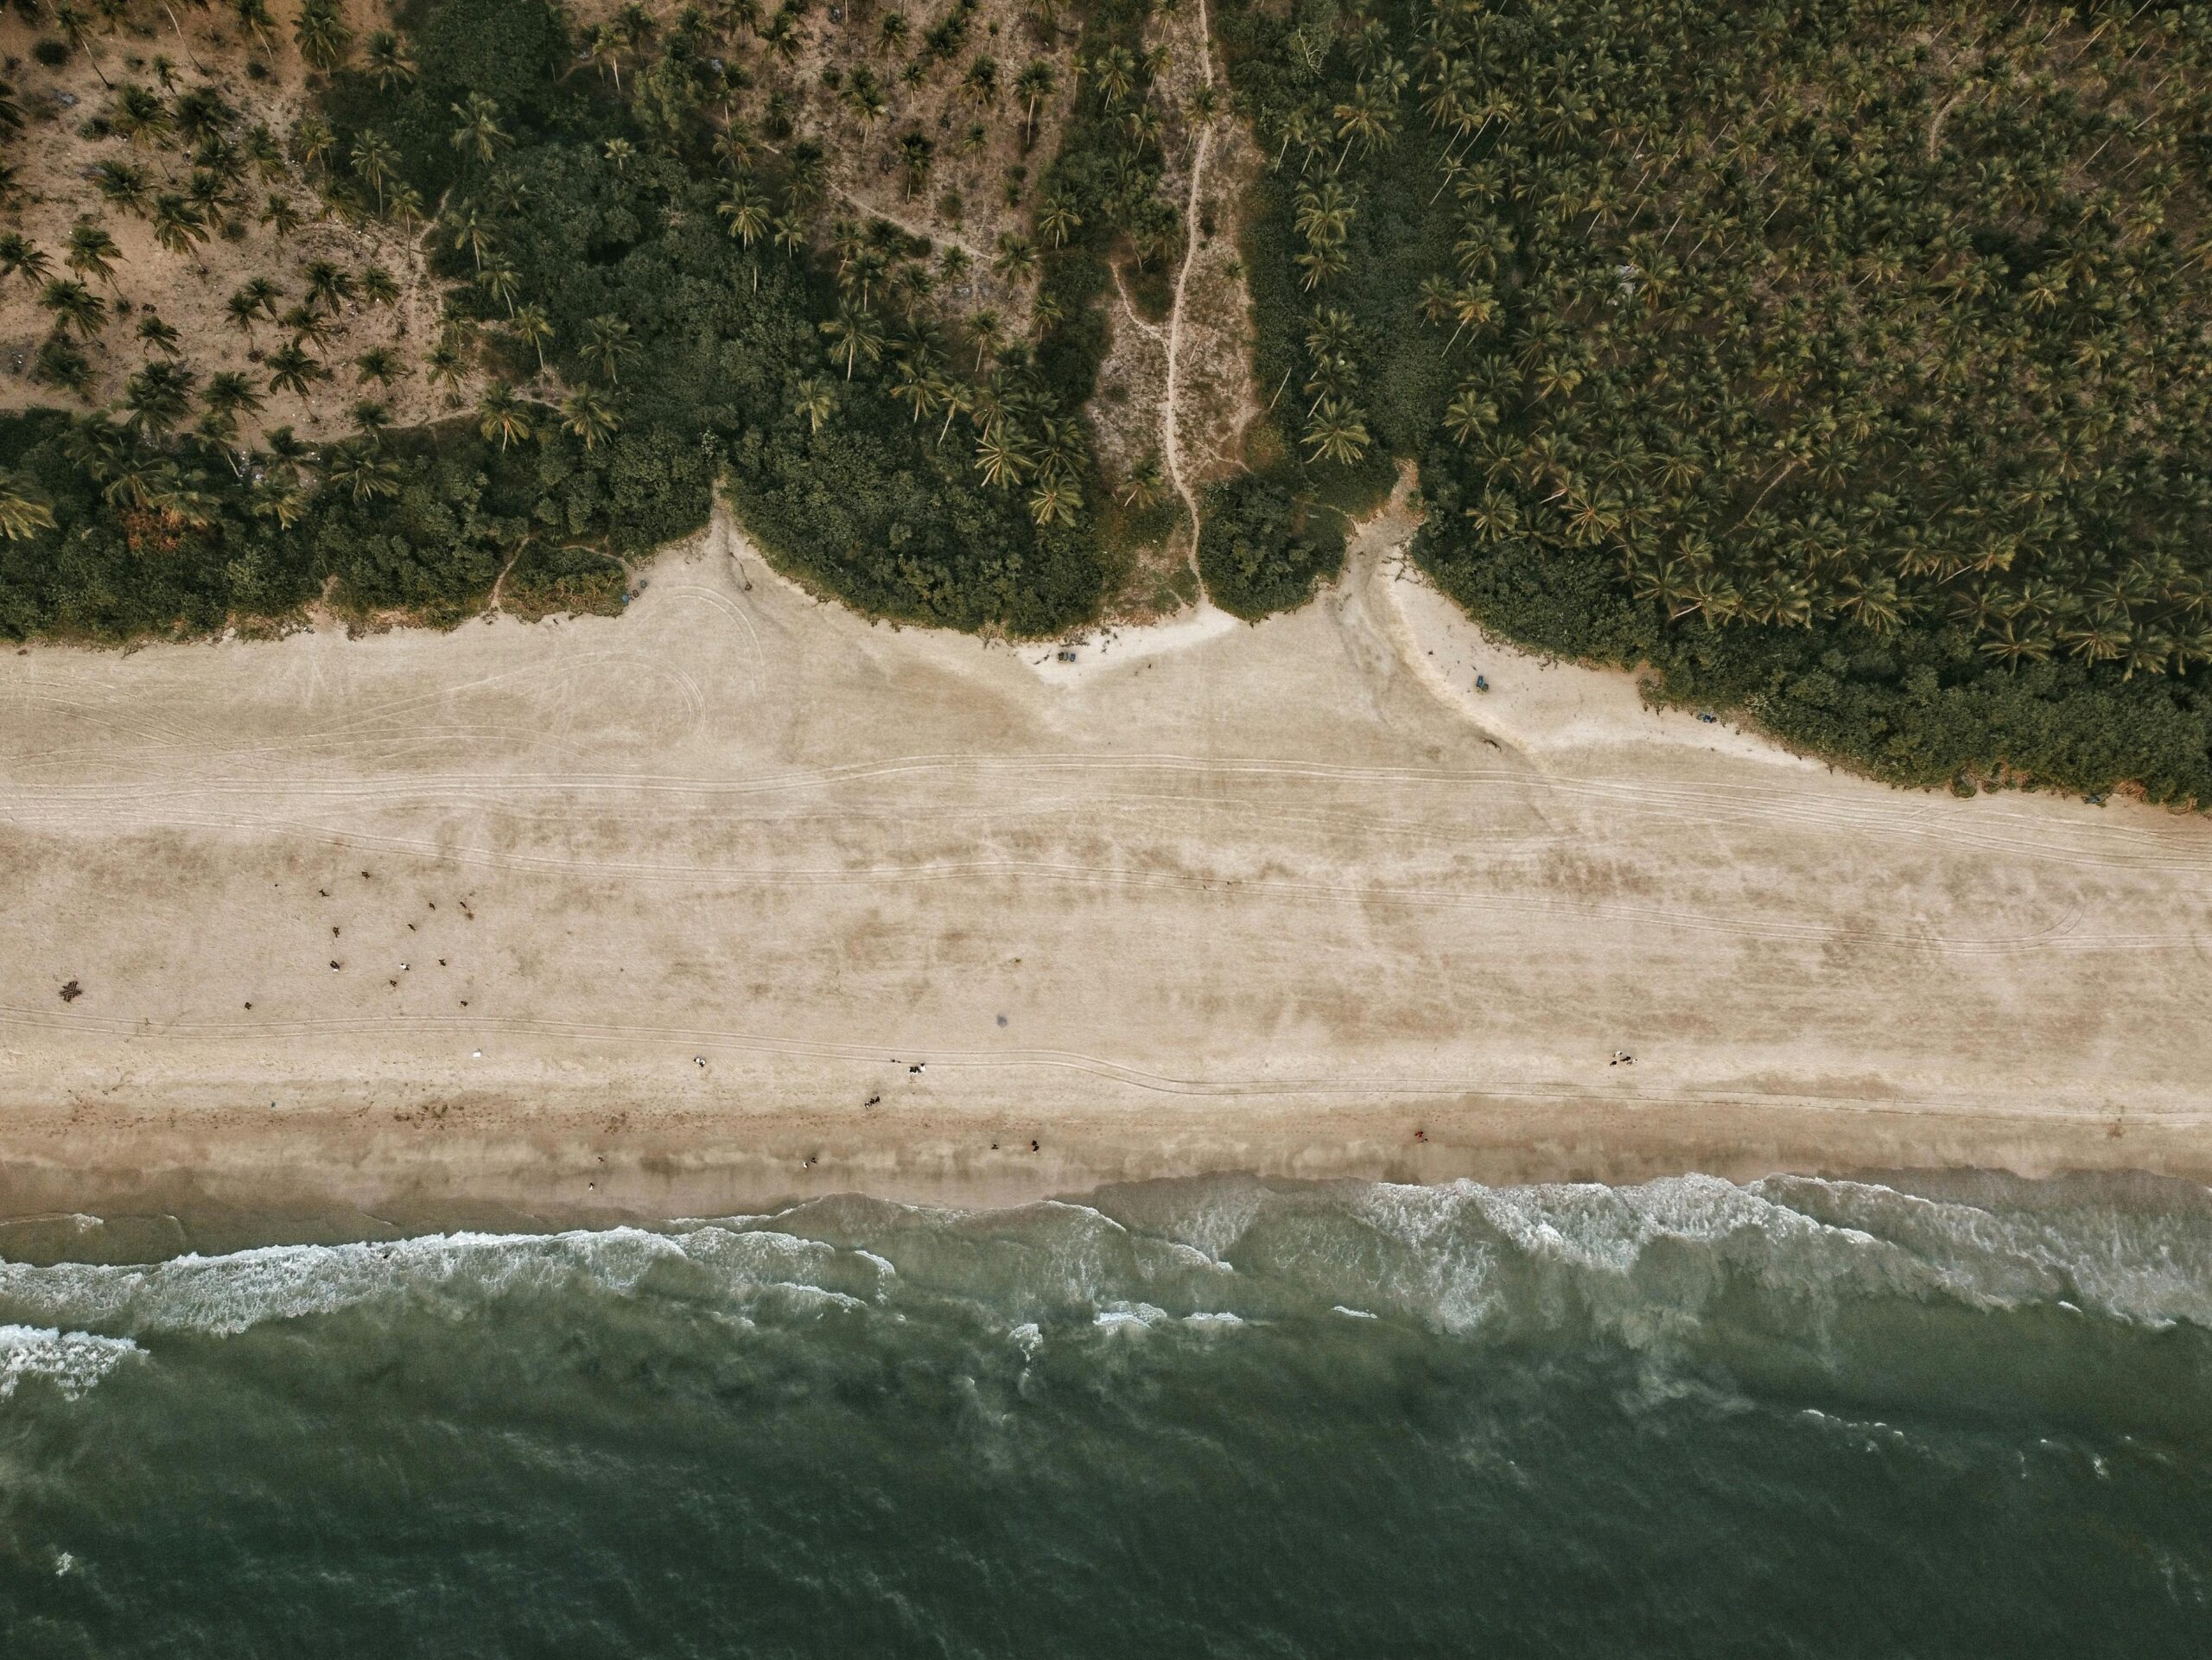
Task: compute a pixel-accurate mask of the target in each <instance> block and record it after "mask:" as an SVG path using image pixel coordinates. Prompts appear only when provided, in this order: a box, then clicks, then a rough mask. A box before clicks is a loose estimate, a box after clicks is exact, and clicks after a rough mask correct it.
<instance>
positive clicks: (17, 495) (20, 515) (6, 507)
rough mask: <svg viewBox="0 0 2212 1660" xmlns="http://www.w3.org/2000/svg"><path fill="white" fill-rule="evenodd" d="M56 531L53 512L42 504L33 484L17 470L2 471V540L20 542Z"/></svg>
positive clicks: (0, 494) (0, 493) (0, 505)
mask: <svg viewBox="0 0 2212 1660" xmlns="http://www.w3.org/2000/svg"><path fill="white" fill-rule="evenodd" d="M53 528H54V509H53V508H51V507H49V506H47V505H46V503H44V502H43V501H41V500H40V499H38V497H37V495H36V494H35V493H34V491H33V489H32V486H31V484H30V481H29V480H28V479H26V478H25V477H24V476H23V475H22V474H21V473H19V472H16V470H15V469H14V468H12V467H10V468H7V469H4V470H0V536H4V537H7V538H8V540H9V541H10V542H20V541H22V539H23V538H24V537H27V536H34V535H35V534H37V533H38V532H39V531H50V530H52V529H53Z"/></svg>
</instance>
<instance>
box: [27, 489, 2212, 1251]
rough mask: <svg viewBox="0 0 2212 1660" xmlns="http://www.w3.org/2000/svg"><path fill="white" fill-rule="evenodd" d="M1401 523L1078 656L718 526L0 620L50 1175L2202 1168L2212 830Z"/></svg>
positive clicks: (33, 1038) (615, 1205)
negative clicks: (1505, 610)
mask: <svg viewBox="0 0 2212 1660" xmlns="http://www.w3.org/2000/svg"><path fill="white" fill-rule="evenodd" d="M1395 530H1396V533H1398V534H1402V526H1398V527H1395ZM1391 540H1392V535H1391V533H1389V532H1386V531H1376V532H1375V533H1372V534H1370V536H1368V537H1365V538H1363V540H1362V542H1361V544H1359V547H1358V549H1357V556H1356V557H1355V560H1354V562H1353V566H1352V569H1351V573H1350V574H1349V576H1347V579H1346V581H1345V582H1344V584H1343V585H1342V586H1341V587H1340V588H1339V589H1338V590H1337V591H1336V592H1334V593H1332V594H1331V595H1326V596H1325V597H1324V599H1323V600H1322V601H1320V602H1319V603H1318V604H1315V605H1313V606H1312V607H1308V608H1307V609H1306V610H1305V611H1304V612H1302V613H1300V614H1297V615H1295V616H1293V617H1290V618H1287V619H1284V620H1277V621H1274V622H1271V623H1268V624H1267V625H1264V626H1260V627H1256V628H1252V627H1244V626H1236V627H1235V628H1233V629H1230V630H1228V631H1226V632H1211V633H1210V632H1207V631H1204V630H1193V631H1186V633H1187V635H1188V638H1187V639H1184V641H1183V643H1182V645H1181V646H1180V648H1179V649H1174V650H1164V651H1157V652H1152V653H1151V654H1148V655H1147V654H1143V653H1141V652H1130V653H1128V654H1126V655H1124V656H1122V657H1121V658H1120V660H1118V661H1116V660H1115V656H1114V653H1112V652H1109V654H1108V655H1107V656H1106V657H1104V658H1099V659H1097V660H1096V662H1095V663H1094V664H1093V665H1091V666H1090V668H1089V669H1088V670H1087V671H1085V672H1083V673H1080V674H1077V675H1075V676H1072V677H1063V678H1062V679H1061V680H1059V681H1058V682H1053V681H1050V680H1047V679H1046V678H1045V677H1041V676H1040V675H1039V673H1038V672H1036V671H1034V670H1033V665H1032V664H1031V663H1030V662H1029V661H1028V660H1027V658H1031V657H1035V656H1038V655H1039V654H1040V653H1039V652H1038V651H1036V650H1034V649H1032V650H1029V651H1028V652H1026V653H1025V652H1021V651H1018V650H1015V649H1010V648H1008V647H1007V646H985V645H983V644H982V643H979V642H977V641H976V640H973V639H964V638H958V637H952V636H947V635H942V634H936V633H923V632H917V631H912V630H907V631H899V630H893V629H892V628H889V627H880V626H875V627H872V626H869V625H868V624H867V623H865V622H862V621H861V620H857V619H855V617H853V616H851V615H849V614H847V613H845V612H843V611H842V610H841V609H838V608H836V607H830V606H825V605H822V604H817V602H815V601H811V600H810V599H808V598H806V597H805V596H804V595H801V594H799V593H798V592H797V591H796V590H795V589H793V588H791V587H790V586H789V585H787V584H785V583H784V582H780V581H779V580H778V579H777V578H775V577H774V576H772V575H770V574H769V573H768V572H767V571H766V569H764V568H763V567H762V565H761V564H760V561H759V560H758V559H757V558H756V557H753V556H752V555H751V554H750V553H749V552H747V551H746V550H743V548H742V546H741V544H740V543H739V542H738V541H737V539H736V538H735V537H734V535H733V533H732V532H731V531H729V530H728V527H726V526H718V527H717V529H716V530H715V531H714V532H713V533H712V535H711V536H710V537H707V538H705V539H704V540H703V541H702V543H701V544H697V545H694V546H692V547H690V548H689V549H685V550H677V551H675V552H672V553H671V554H669V555H667V556H665V557H664V559H663V560H662V561H661V562H660V563H659V564H658V566H657V567H655V568H654V569H653V571H652V574H651V577H650V584H649V586H648V587H647V588H646V589H645V592H644V593H643V595H642V596H641V597H640V598H639V601H638V602H637V603H636V604H635V605H634V606H632V607H631V612H630V614H628V615H627V616H626V617H623V618H620V619H607V620H600V619H586V620H576V621H570V622H563V623H558V624H542V625H538V626H524V625H522V624H519V623H517V622H513V621H511V620H499V621H495V622H492V623H477V624H471V625H469V626H466V627H464V628H462V629H461V630H460V631H459V632H457V633H453V634H450V635H445V636H439V635H434V634H428V633H390V634H385V635H382V636H378V637H375V638H372V639H362V640H357V641H348V640H347V639H345V638H344V637H343V636H342V635H341V634H340V633H334V632H325V633H302V634H299V635H295V636H294V637H292V638H289V639H283V640H281V641H275V642H260V643H250V642H232V643H226V644H223V645H220V646H198V647H163V648H157V649H151V650H147V651H143V652H139V653H137V654H136V655H132V656H128V657H118V656H112V655H95V654H90V653H83V652H73V651H64V650H59V649H41V650H37V651H34V652H29V653H28V654H24V655H17V656H10V657H6V658H0V882H4V891H5V892H6V894H8V902H7V904H6V905H5V906H0V1212H9V1213H15V1214H22V1213H24V1212H31V1211H36V1210H41V1209H47V1208H63V1209H66V1208H72V1207H75V1208H84V1209H103V1210H105V1209H112V1208H115V1207H117V1206H118V1205H150V1206H157V1207H170V1208H175V1207H178V1206H190V1205H203V1206H206V1205H222V1204H225V1203H237V1202H249V1201H250V1202H253V1203H257V1204H269V1203H273V1202H276V1201H277V1200H278V1199H283V1200H284V1201H285V1202H287V1203H292V1202H296V1203H300V1204H302V1205H330V1204H345V1205H354V1206H358V1207H359V1209H360V1210H362V1211H364V1212H369V1213H371V1214H373V1215H375V1216H377V1217H378V1218H384V1219H385V1220H386V1221H390V1222H393V1223H395V1224H398V1223H400V1222H402V1221H403V1220H404V1218H417V1219H421V1218H438V1219H447V1220H450V1219H454V1218H461V1217H470V1216H498V1217H502V1218H515V1217H529V1216H536V1217H575V1216H592V1215H601V1216H605V1215H613V1214H616V1213H620V1212H639V1213H652V1214H661V1215H665V1214H670V1213H698V1212H721V1211H728V1210H730V1209H733V1208H741V1207H744V1206H747V1205H753V1204H757V1203H759V1202H760V1201H763V1200H766V1199H773V1198H777V1197H781V1196H786V1195H791V1194H798V1193H813V1192H821V1191H825V1190H835V1189H846V1188H853V1187H861V1188H866V1189H869V1190H872V1191H875V1192H879V1193H893V1194H906V1195H912V1196H915V1197H931V1198H944V1199H987V1198H988V1199H1013V1198H1016V1197H1020V1196H1025V1195H1033V1194H1036V1193H1045V1192H1049V1191H1069V1190H1074V1189H1082V1188H1086V1187H1089V1186H1092V1185H1094V1184H1096V1183H1098V1182H1101V1181H1105V1180H1117V1179H1123V1178H1131V1177H1138V1176H1143V1175H1147V1174H1151V1175H1158V1174H1168V1173H1178V1172H1189V1171H1196V1170H1200V1169H1206V1168H1216V1167H1249V1168H1255V1169H1258V1170H1262V1171H1265V1172H1270V1173H1285V1174H1300V1175H1310V1176H1323V1175H1330V1174H1338V1173H1357V1174H1364V1175H1384V1176H1391V1177H1399V1178H1408V1179H1411V1178H1421V1179H1429V1180H1436V1179H1443V1178H1448V1177H1452V1176H1456V1175H1459V1174H1479V1175H1482V1176H1484V1177H1486V1178H1492V1179H1521V1178H1530V1177H1568V1176H1607V1177H1614V1178H1629V1177H1637V1176H1642V1175H1645V1174H1649V1173H1655V1172H1658V1171H1662V1170H1671V1169H1679V1168H1682V1167H1704V1168H1707V1169H1713V1170H1718V1171H1720V1172H1723V1173H1731V1174H1742V1173H1752V1172H1758V1171H1764V1170H1771V1169H1776V1168H1783V1167H1788V1168H1804V1169H1830V1170H1832V1169H1837V1168H1867V1167H1885V1166H1899V1165H1924V1164H1942V1163H1949V1162H1968V1163H1977V1164H1986V1165H1994V1166H2005V1167H2013V1168H2018V1169H2022V1170H2027V1171H2037V1170H2044V1169H2050V1168H2053V1167H2077V1166H2078V1167H2097V1166H2143V1167H2152V1168H2158V1169H2164V1170H2169V1171H2173V1172H2177V1173H2183V1174H2186V1175H2190V1176H2195V1177H2199V1178H2202V1177H2205V1176H2212V1087H2208V1084H2207V1063H2208V1061H2212V960H2209V959H2212V824H2206V823H2204V822H2202V821H2200V820H2190V819H2185V818H2179V817H2171V816H2168V815H2165V814H2163V813H2160V812H2157V811H2152V810H2148V809H2144V808H2140V807H2131V806H2126V805H2112V806H2109V807H2107V808H2104V809H2098V808H2094V807H2090V806H2087V805H2082V804H2079V803H2072V802H2066V801H2059V800H2049V799H2042V798H2034V797H1999V798H1980V799H1978V800H1972V801H1960V800H1956V799H1954V798H1950V797H1948V796H1934V795H1920V794H1905V793H1899V792H1891V791H1889V790H1886V789H1884V788H1881V787H1879V786H1877V785H1871V784H1867V783H1865V782H1862V781H1859V780H1857V779H1851V778H1848V777H1845V776H1841V775H1838V774H1834V773H1829V772H1828V771H1827V769H1825V768H1824V767H1821V766H1815V765H1812V764H1808V763H1807V762H1805V761H1802V760H1796V759H1792V758H1790V757H1788V756H1785V755H1782V754H1777V753H1776V752H1774V751H1772V750H1770V748H1768V747H1765V746H1764V745H1763V744H1760V743H1758V742H1757V741H1754V740H1752V739H1751V738H1748V737H1745V736H1743V735H1738V734H1735V733H1732V732H1731V731H1729V730H1728V729H1727V728H1726V727H1723V726H1713V725H1705V724H1701V723H1700V722H1697V721H1696V720H1694V718H1692V717H1691V716H1682V715H1659V714H1655V713H1652V712H1650V711H1648V710H1646V709H1643V707H1642V706H1641V705H1640V703H1638V701H1637V696H1636V694H1635V691H1634V689H1633V687H1632V686H1630V684H1628V683H1627V682H1626V680H1625V678H1624V677H1618V676H1611V675H1604V674H1599V673H1594V672H1590V671H1580V670H1576V669H1573V668H1569V667H1543V666H1541V665H1537V664H1535V663H1534V662H1532V661H1529V660H1528V659H1526V658H1521V657H1518V656H1516V655H1514V654H1512V653H1510V652H1506V651H1504V650H1503V649H1501V648H1498V647H1496V646H1489V645H1485V644H1484V643H1483V642H1482V640H1481V639H1480V637H1479V636H1478V635H1477V634H1476V633H1475V632H1474V631H1473V630H1472V629H1471V628H1470V627H1469V626H1467V625H1466V624H1465V622H1464V621H1463V620H1459V619H1458V618H1457V617H1456V614H1454V613H1452V610H1451V609H1450V607H1447V606H1445V605H1443V604H1442V603H1441V602H1440V601H1436V600H1435V599H1434V597H1433V595H1428V594H1427V592H1426V591H1425V590H1423V589H1421V588H1420V587H1419V586H1418V584H1417V583H1416V582H1414V580H1413V579H1412V578H1410V577H1407V576H1404V575H1403V574H1402V571H1400V569H1398V567H1397V566H1396V563H1395V560H1394V559H1393V557H1391V553H1392V549H1391V547H1390V545H1389V544H1390V542H1391ZM1125 643H1134V640H1131V641H1128V642H1125ZM1095 645H1096V642H1094V643H1093V646H1094V647H1095ZM1085 649H1086V650H1090V649H1092V647H1086V648H1085ZM1115 651H1116V652H1118V651H1119V647H1118V646H1116V648H1115ZM1477 668H1479V669H1480V670H1481V671H1483V672H1484V674H1486V675H1487V677H1488V678H1489V680H1490V682H1491V685H1492V687H1493V688H1494V690H1491V692H1490V693H1488V694H1487V695H1479V694H1476V693H1474V692H1472V691H1471V690H1468V687H1469V685H1470V684H1471V675H1472V672H1473V671H1474V670H1475V669H1477ZM365 873H366V874H365ZM334 930H335V931H338V932H334ZM333 960H335V961H337V962H339V963H340V964H341V965H342V966H341V967H340V968H339V969H337V970H333V969H332V968H330V967H329V966H328V964H330V963H331V962H332V961H333ZM71 980H76V981H78V982H79V983H81V988H82V991H81V995H79V996H78V997H77V998H76V999H75V1000H73V1001H71V1002H64V1001H63V1000H62V998H61V997H60V995H58V994H59V992H60V989H61V987H62V986H63V984H64V983H66V982H68V981H71ZM248 1004H251V1008H248V1007H247V1005H248ZM1616 1051H1626V1052H1628V1053H1632V1054H1633V1056H1634V1057H1635V1059H1634V1063H1633V1065H1610V1064H1609V1060H1610V1058H1611V1056H1612V1055H1613V1054H1614V1053H1615V1052H1616ZM695 1058H696V1059H697V1060H703V1062H704V1065H698V1064H696V1062H695ZM917 1065H926V1071H924V1072H915V1071H912V1070H911V1069H912V1067H914V1066H917ZM1033 1139H1034V1140H1035V1141H1036V1142H1038V1144H1039V1151H1038V1152H1036V1153H1032V1152H1031V1151H1030V1150H1029V1149H1030V1143H1031V1142H1032V1140H1033ZM364 1225H366V1224H364Z"/></svg>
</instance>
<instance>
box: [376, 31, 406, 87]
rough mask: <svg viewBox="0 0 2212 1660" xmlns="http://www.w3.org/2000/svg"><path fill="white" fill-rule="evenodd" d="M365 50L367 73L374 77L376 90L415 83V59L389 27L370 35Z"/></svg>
mask: <svg viewBox="0 0 2212 1660" xmlns="http://www.w3.org/2000/svg"><path fill="white" fill-rule="evenodd" d="M365 52H366V55H367V58H368V60H369V73H370V74H371V75H372V77H374V79H375V80H376V83H377V90H378V91H379V92H390V91H391V89H392V88H393V87H395V86H413V85H414V84H415V60H414V59H413V58H412V57H411V56H410V55H409V54H408V51H407V48H406V46H405V45H404V43H403V42H402V41H401V40H400V38H399V36H398V35H395V34H393V33H392V32H391V30H390V29H378V30H377V31H376V33H375V34H373V35H370V36H369V38H368V43H367V46H366V48H365Z"/></svg>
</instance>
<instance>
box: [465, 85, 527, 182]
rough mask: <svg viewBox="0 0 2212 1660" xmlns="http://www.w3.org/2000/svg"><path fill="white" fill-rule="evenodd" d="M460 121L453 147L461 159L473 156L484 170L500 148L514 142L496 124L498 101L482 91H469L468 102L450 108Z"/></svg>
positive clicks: (497, 119)
mask: <svg viewBox="0 0 2212 1660" xmlns="http://www.w3.org/2000/svg"><path fill="white" fill-rule="evenodd" d="M451 107H452V110H453V112H454V114H455V115H456V116H458V117H460V118H461V124H460V125H459V126H458V127H455V128H454V130H453V147H454V149H457V150H459V151H460V152H461V154H462V155H463V156H474V157H475V158H476V160H477V161H478V162H480V163H481V164H482V165H484V166H486V167H489V166H490V165H491V164H492V158H493V156H496V155H498V154H499V150H500V149H501V148H502V147H504V146H505V145H507V144H511V143H513V142H514V140H513V139H512V138H510V137H508V136H507V131H506V129H505V128H504V127H502V126H500V124H499V100H498V99H494V98H489V97H486V95H485V94H484V93H482V92H471V93H470V94H469V95H468V99H467V102H466V103H462V104H455V105H452V106H451Z"/></svg>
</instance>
